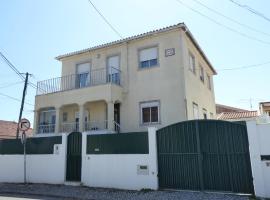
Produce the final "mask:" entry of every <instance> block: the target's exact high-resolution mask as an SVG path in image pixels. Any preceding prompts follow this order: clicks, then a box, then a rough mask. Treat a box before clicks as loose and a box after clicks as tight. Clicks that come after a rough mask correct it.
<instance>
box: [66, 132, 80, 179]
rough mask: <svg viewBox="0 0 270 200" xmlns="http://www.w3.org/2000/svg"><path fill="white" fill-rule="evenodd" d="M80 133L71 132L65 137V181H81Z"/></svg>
mask: <svg viewBox="0 0 270 200" xmlns="http://www.w3.org/2000/svg"><path fill="white" fill-rule="evenodd" d="M81 168H82V134H81V133H80V132H73V133H70V134H69V135H68V138H67V168H66V180H67V181H81Z"/></svg>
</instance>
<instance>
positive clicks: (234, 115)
mask: <svg viewBox="0 0 270 200" xmlns="http://www.w3.org/2000/svg"><path fill="white" fill-rule="evenodd" d="M254 117H258V112H257V111H244V112H223V113H220V114H218V116H217V119H219V120H234V119H247V118H254Z"/></svg>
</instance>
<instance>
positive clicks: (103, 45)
mask: <svg viewBox="0 0 270 200" xmlns="http://www.w3.org/2000/svg"><path fill="white" fill-rule="evenodd" d="M181 27H186V25H185V24H184V23H178V24H176V25H172V26H168V27H164V28H160V29H156V30H153V31H149V32H145V33H142V34H138V35H134V36H131V37H127V38H124V39H121V40H116V41H113V42H109V43H104V44H101V45H97V46H93V47H90V48H87V49H82V50H79V51H74V52H71V53H67V54H63V55H59V56H57V57H55V59H56V60H61V59H63V58H66V57H70V56H74V55H78V54H82V53H86V52H89V51H93V50H97V49H101V48H104V47H109V46H112V45H117V44H121V43H124V42H129V41H131V40H136V39H140V38H143V37H146V36H150V35H153V34H157V33H162V32H166V31H169V30H173V29H177V28H181Z"/></svg>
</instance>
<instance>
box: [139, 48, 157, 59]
mask: <svg viewBox="0 0 270 200" xmlns="http://www.w3.org/2000/svg"><path fill="white" fill-rule="evenodd" d="M157 54H158V51H157V48H156V47H154V48H149V49H143V50H141V51H140V62H142V61H147V60H153V59H157Z"/></svg>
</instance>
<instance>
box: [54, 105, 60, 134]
mask: <svg viewBox="0 0 270 200" xmlns="http://www.w3.org/2000/svg"><path fill="white" fill-rule="evenodd" d="M54 132H55V133H60V108H59V107H56V108H55V130H54Z"/></svg>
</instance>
